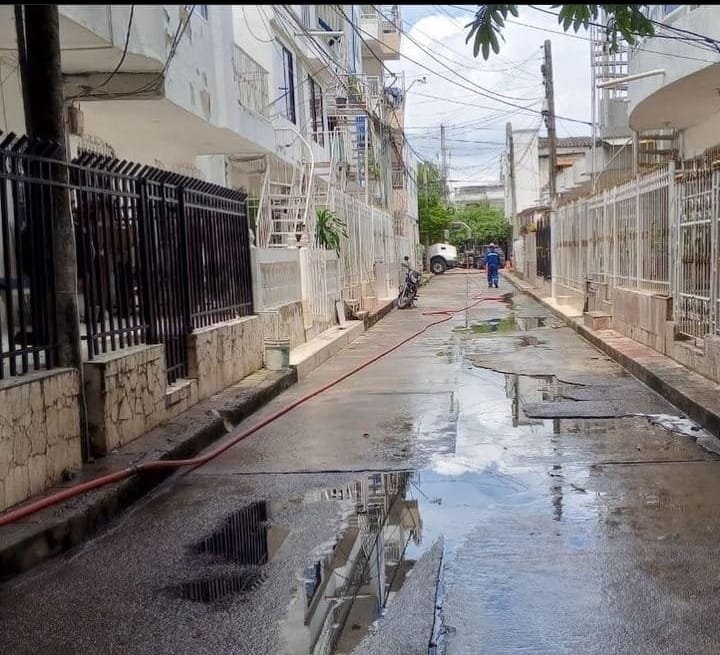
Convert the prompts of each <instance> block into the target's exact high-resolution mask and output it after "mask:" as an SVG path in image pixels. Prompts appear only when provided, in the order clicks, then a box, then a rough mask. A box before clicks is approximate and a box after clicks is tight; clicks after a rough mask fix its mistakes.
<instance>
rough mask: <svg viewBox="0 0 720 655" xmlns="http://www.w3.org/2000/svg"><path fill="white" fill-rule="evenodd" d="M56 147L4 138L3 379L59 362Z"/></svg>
mask: <svg viewBox="0 0 720 655" xmlns="http://www.w3.org/2000/svg"><path fill="white" fill-rule="evenodd" d="M55 152H56V147H55V146H54V145H52V144H43V143H34V144H30V143H29V142H28V140H27V139H26V138H24V137H20V138H17V137H16V136H15V135H14V134H8V135H7V136H5V137H4V138H3V139H2V140H1V141H0V379H2V378H5V377H7V376H8V375H9V376H15V375H22V374H23V373H28V372H30V371H34V370H40V369H43V368H52V367H53V366H54V363H55V355H56V341H57V340H56V331H55V324H54V321H53V320H52V316H53V315H54V305H53V303H54V297H55V288H54V260H53V239H52V225H53V220H54V217H55V211H56V209H55V202H54V193H55V191H56V189H57V187H58V186H60V185H62V184H63V181H62V180H63V178H62V177H61V175H62V173H63V171H61V170H58V168H59V167H61V166H62V164H58V162H57V161H56V160H53V159H52V157H53V155H54V154H55Z"/></svg>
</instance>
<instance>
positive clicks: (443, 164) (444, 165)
mask: <svg viewBox="0 0 720 655" xmlns="http://www.w3.org/2000/svg"><path fill="white" fill-rule="evenodd" d="M440 169H441V170H440V176H441V178H442V196H443V200H444V201H445V202H447V199H448V160H447V143H446V141H445V126H444V125H442V124H441V125H440Z"/></svg>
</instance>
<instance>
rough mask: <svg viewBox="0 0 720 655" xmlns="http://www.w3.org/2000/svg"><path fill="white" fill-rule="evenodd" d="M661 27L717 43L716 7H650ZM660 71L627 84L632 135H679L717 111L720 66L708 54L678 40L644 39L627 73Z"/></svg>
mask: <svg viewBox="0 0 720 655" xmlns="http://www.w3.org/2000/svg"><path fill="white" fill-rule="evenodd" d="M652 7H653V8H654V11H656V12H660V15H661V17H662V20H663V23H665V24H667V25H670V26H672V27H673V28H678V29H680V30H688V31H690V32H696V33H700V34H703V35H707V36H708V37H710V38H713V39H720V20H719V19H720V8H717V7H715V6H713V5H652ZM650 71H662V72H660V73H658V74H657V75H653V76H651V77H646V78H643V79H639V80H633V81H631V82H630V83H629V88H628V95H629V98H630V105H629V108H628V109H629V112H628V113H629V120H630V126H631V127H632V129H634V130H637V131H642V130H647V129H655V128H673V129H676V130H684V129H687V128H689V127H692V126H694V125H698V124H700V123H703V122H705V121H706V120H707V119H708V118H709V117H710V116H711V115H712V114H714V113H716V112H717V106H718V86H720V85H719V84H718V79H719V76H720V63H717V58H716V56H714V55H713V54H712V52H711V51H710V50H707V51H705V50H704V49H702V48H698V47H697V44H696V43H694V42H689V41H684V40H681V39H664V38H655V37H649V38H646V39H643V40H642V41H641V42H640V43H639V44H638V45H637V46H636V47H634V48H632V49H631V52H630V66H629V74H630V75H635V74H638V73H646V72H650Z"/></svg>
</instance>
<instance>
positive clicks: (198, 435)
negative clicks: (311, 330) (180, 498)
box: [0, 299, 394, 582]
mask: <svg viewBox="0 0 720 655" xmlns="http://www.w3.org/2000/svg"><path fill="white" fill-rule="evenodd" d="M393 300H394V299H390V300H384V301H382V302H381V303H379V305H378V307H377V308H375V309H374V311H372V312H370V313H368V314H367V315H365V316H364V317H363V318H364V320H361V321H349V323H348V326H347V327H346V328H345V329H344V330H341V329H339V328H337V327H336V328H332V329H330V330H328V331H327V332H325V333H323V334H321V335H319V336H318V337H317V338H316V339H313V340H312V341H311V342H309V343H307V344H303V346H302V347H300V348H298V349H295V350H294V351H293V352H291V362H290V363H291V367H290V369H288V370H285V371H267V370H265V369H263V370H260V371H258V372H257V373H254V374H252V375H249V376H248V377H246V378H245V379H243V380H242V381H240V382H239V383H237V384H235V385H233V386H231V387H228V388H227V389H225V390H224V391H222V392H220V393H218V394H216V395H215V396H212V397H211V398H208V399H206V400H203V401H201V402H199V403H198V404H196V405H194V406H193V407H191V408H190V409H189V410H187V411H186V412H184V413H183V414H180V415H179V416H177V417H176V418H174V419H172V420H170V421H167V422H165V423H163V424H161V425H159V426H158V427H157V428H155V429H154V430H151V431H150V432H148V433H147V434H145V435H143V436H141V437H139V438H138V439H135V440H133V441H132V442H130V443H128V444H126V445H125V446H123V447H122V448H120V449H118V450H116V451H114V452H113V453H111V454H110V455H108V456H106V457H103V458H100V459H98V460H96V461H95V462H92V463H89V464H86V465H85V466H84V467H83V470H82V472H81V473H80V474H79V475H77V476H76V477H75V478H73V479H72V480H70V481H68V482H67V483H66V484H64V485H58V486H56V487H54V488H51V489H49V490H48V491H47V492H46V493H45V494H42V496H39V497H35V498H32V499H31V500H32V501H35V500H38V499H39V498H42V497H47V496H50V495H51V494H52V493H55V492H57V491H59V490H61V489H64V488H68V487H73V486H75V485H77V484H80V483H82V482H87V481H90V480H93V479H95V478H98V477H100V476H102V475H106V474H109V473H113V472H116V471H120V470H122V469H124V468H127V467H130V466H139V465H141V464H143V463H145V462H150V461H154V460H162V459H165V460H167V459H188V458H191V457H194V456H196V455H198V454H199V453H200V452H202V451H203V450H204V449H206V448H207V447H208V446H210V445H211V444H212V443H213V442H215V441H217V440H219V439H220V438H222V437H223V436H224V435H226V434H227V433H228V431H230V430H231V429H232V428H233V426H235V425H237V424H238V423H240V422H241V421H243V420H244V419H246V418H248V417H249V416H250V415H252V414H253V413H254V412H256V411H257V410H258V409H260V408H261V407H262V406H264V405H266V404H267V403H268V402H270V401H271V400H272V399H273V398H275V397H276V396H278V395H279V394H280V393H282V392H283V391H284V390H285V389H287V388H288V387H290V386H292V385H293V384H295V383H296V382H297V381H298V378H301V377H304V376H305V375H307V374H308V373H309V372H310V371H311V370H313V369H314V368H316V367H317V366H319V365H320V364H321V363H322V362H323V361H325V360H327V359H328V358H329V357H331V356H332V355H334V354H335V353H337V352H338V351H340V350H341V349H342V348H344V347H346V346H347V345H349V344H350V343H352V342H353V341H354V340H355V339H357V337H359V336H360V335H361V334H363V333H364V332H365V330H366V329H367V328H368V327H369V326H371V325H374V324H375V323H377V321H378V320H380V319H381V318H383V317H384V316H386V315H387V314H388V313H389V312H390V311H391V310H392V308H393V306H394V304H393ZM170 474H171V472H170V471H168V472H164V473H159V472H158V473H152V474H150V473H143V474H142V475H135V476H132V477H130V478H128V479H126V480H123V481H122V482H118V483H116V484H112V485H108V486H107V487H103V488H101V489H98V490H95V491H92V492H89V493H87V494H83V495H81V496H78V497H76V498H73V499H70V500H68V501H66V502H64V503H60V504H59V505H56V506H53V507H49V508H47V509H45V510H41V511H40V512H37V513H36V514H34V515H32V516H29V517H27V518H26V519H23V520H22V521H20V522H17V523H15V524H12V525H9V526H3V527H0V582H3V581H6V580H9V579H11V578H13V577H15V576H17V575H19V574H20V573H23V572H24V571H27V570H29V569H31V568H32V567H34V566H37V565H38V564H40V563H41V562H43V561H45V560H47V559H49V558H51V557H54V556H56V555H59V554H61V553H63V552H65V551H67V550H69V549H71V548H73V547H74V546H77V545H78V544H81V543H83V542H84V541H87V540H88V539H91V538H92V537H93V536H95V535H96V534H98V533H99V532H100V531H101V530H102V529H103V528H104V527H105V526H107V524H108V523H109V522H110V521H111V520H113V519H114V518H116V517H117V516H118V515H120V514H121V513H122V512H123V511H124V510H126V509H127V508H129V507H130V506H131V505H132V504H133V503H135V502H137V501H138V500H139V499H140V498H142V497H143V496H144V495H146V494H147V493H149V492H150V491H151V490H152V489H153V488H155V487H156V486H157V485H158V484H160V483H161V482H162V481H163V480H164V479H165V478H166V477H168V476H169V475H170Z"/></svg>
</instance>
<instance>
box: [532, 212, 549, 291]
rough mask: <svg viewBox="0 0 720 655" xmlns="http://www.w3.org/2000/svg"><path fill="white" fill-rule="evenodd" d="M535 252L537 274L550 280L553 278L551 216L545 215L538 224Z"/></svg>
mask: <svg viewBox="0 0 720 655" xmlns="http://www.w3.org/2000/svg"><path fill="white" fill-rule="evenodd" d="M535 250H536V256H537V262H536V273H537V276H538V277H541V278H543V279H545V280H549V279H551V277H552V265H551V260H552V258H551V255H550V253H551V250H550V214H543V216H542V217H541V218H540V219H539V220H538V222H537V232H536V233H535Z"/></svg>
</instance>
